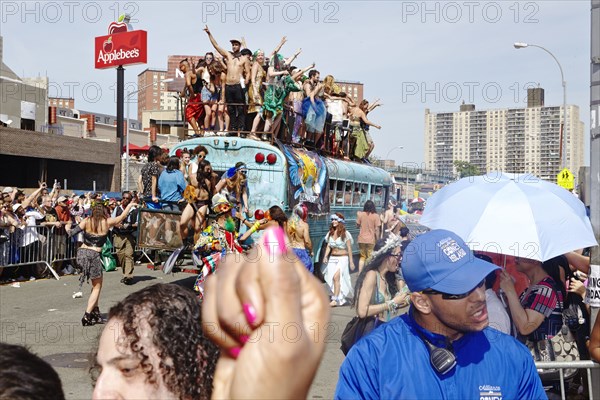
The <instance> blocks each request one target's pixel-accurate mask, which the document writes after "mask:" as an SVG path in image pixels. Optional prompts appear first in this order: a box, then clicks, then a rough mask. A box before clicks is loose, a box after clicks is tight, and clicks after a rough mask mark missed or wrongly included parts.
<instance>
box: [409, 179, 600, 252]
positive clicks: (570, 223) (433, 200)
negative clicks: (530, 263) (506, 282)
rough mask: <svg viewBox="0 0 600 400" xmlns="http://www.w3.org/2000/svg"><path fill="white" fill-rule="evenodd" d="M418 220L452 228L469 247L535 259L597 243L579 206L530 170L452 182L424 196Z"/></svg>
mask: <svg viewBox="0 0 600 400" xmlns="http://www.w3.org/2000/svg"><path fill="white" fill-rule="evenodd" d="M420 223H421V224H423V225H425V226H427V227H429V228H431V229H448V230H450V231H453V232H455V233H456V234H457V235H459V236H460V237H462V238H463V239H464V240H465V242H467V243H468V244H469V246H470V247H471V248H472V249H473V250H481V251H489V252H493V253H499V254H505V255H512V256H518V257H525V258H531V259H535V260H540V261H546V260H549V259H551V258H553V257H556V256H558V255H561V254H565V253H567V252H569V251H573V250H576V249H581V248H585V247H589V246H596V245H597V244H598V243H597V242H596V239H595V237H594V232H593V230H592V225H591V223H590V220H589V218H588V216H587V214H586V210H585V206H584V204H583V203H582V202H581V201H580V200H579V199H578V198H577V197H575V196H574V195H573V194H572V193H571V192H569V191H567V190H565V189H563V188H562V187H560V186H558V185H555V184H553V183H550V182H546V181H543V180H541V179H539V178H537V177H535V176H534V175H531V174H508V173H504V174H503V173H500V172H490V173H488V174H487V175H483V176H476V177H468V178H463V179H461V180H459V181H457V182H455V183H451V184H450V185H447V186H445V187H444V188H442V189H441V190H439V191H437V192H436V193H435V194H433V195H432V196H431V197H430V198H429V200H428V201H427V206H426V207H425V211H424V212H423V216H422V217H421V220H420Z"/></svg>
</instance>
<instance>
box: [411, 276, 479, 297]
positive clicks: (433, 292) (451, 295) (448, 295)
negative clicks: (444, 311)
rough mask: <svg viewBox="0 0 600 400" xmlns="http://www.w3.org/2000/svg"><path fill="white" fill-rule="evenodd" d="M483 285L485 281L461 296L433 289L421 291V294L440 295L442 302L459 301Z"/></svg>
mask: <svg viewBox="0 0 600 400" xmlns="http://www.w3.org/2000/svg"><path fill="white" fill-rule="evenodd" d="M484 283H485V279H484V280H482V281H481V282H479V284H478V285H477V286H475V287H474V288H473V289H471V290H469V291H468V292H467V293H462V294H449V293H444V292H438V291H437V290H434V289H425V290H423V291H422V293H424V294H441V295H442V299H444V300H460V299H464V298H465V297H469V296H470V295H471V293H473V292H474V291H476V290H477V289H479V288H480V287H482V286H483V284H484Z"/></svg>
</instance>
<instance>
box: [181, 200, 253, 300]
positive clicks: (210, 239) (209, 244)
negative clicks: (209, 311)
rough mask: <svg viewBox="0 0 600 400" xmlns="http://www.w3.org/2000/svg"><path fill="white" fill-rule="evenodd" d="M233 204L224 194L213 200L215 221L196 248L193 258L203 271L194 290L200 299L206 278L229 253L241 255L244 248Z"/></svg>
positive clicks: (206, 230)
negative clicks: (241, 244)
mask: <svg viewBox="0 0 600 400" xmlns="http://www.w3.org/2000/svg"><path fill="white" fill-rule="evenodd" d="M232 209H233V207H232V204H231V203H230V202H229V201H228V200H227V198H226V197H225V196H223V195H222V194H219V193H217V194H215V195H214V196H213V198H212V211H213V213H214V214H215V219H214V221H213V222H212V223H211V224H210V225H209V226H208V227H207V228H206V229H204V231H202V233H201V234H200V237H199V238H198V241H197V242H196V244H195V246H194V251H193V253H192V254H193V257H194V261H195V263H196V264H198V265H200V266H202V270H201V271H200V274H199V275H198V278H197V279H196V283H195V284H194V290H196V291H197V292H199V295H200V297H202V296H203V293H204V282H205V280H206V278H207V277H208V276H209V275H210V274H212V273H214V272H215V271H216V270H217V267H218V264H219V262H220V260H221V258H222V257H223V256H224V255H225V254H228V253H237V254H239V253H241V252H242V248H241V246H240V245H239V243H238V241H237V233H236V231H235V222H234V220H233V218H232V216H231V211H232Z"/></svg>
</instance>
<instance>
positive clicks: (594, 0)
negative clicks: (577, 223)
mask: <svg viewBox="0 0 600 400" xmlns="http://www.w3.org/2000/svg"><path fill="white" fill-rule="evenodd" d="M591 17H592V18H591V19H592V20H591V27H592V29H591V35H592V36H591V49H590V55H591V60H590V61H591V65H590V78H591V79H590V117H591V118H590V120H591V124H590V180H589V181H588V182H587V183H589V184H590V194H591V197H590V212H591V220H592V227H593V229H594V235H595V236H596V241H597V242H600V0H591ZM590 261H591V263H590V264H591V265H592V268H595V269H596V270H598V269H600V248H599V247H598V246H595V247H593V248H592V254H591V260H590ZM593 266H595V267H593ZM598 310H599V307H598V304H597V303H596V304H595V306H594V304H592V315H591V318H592V319H591V324H592V327H593V326H594V322H595V320H596V318H598ZM590 384H592V390H593V392H592V393H594V395H595V396H598V395H600V371H598V370H597V369H595V370H592V382H591V383H590Z"/></svg>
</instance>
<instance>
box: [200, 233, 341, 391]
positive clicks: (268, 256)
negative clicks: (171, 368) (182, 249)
mask: <svg viewBox="0 0 600 400" xmlns="http://www.w3.org/2000/svg"><path fill="white" fill-rule="evenodd" d="M328 302H329V301H328V299H327V294H326V293H325V290H324V289H323V286H322V285H321V283H320V282H319V281H318V280H317V279H316V278H315V277H313V276H312V275H311V274H310V273H309V272H308V271H307V270H306V268H305V267H304V265H303V264H302V263H301V262H300V261H299V260H298V259H297V258H296V256H295V255H294V253H293V252H292V251H291V250H290V249H288V246H287V245H286V235H285V232H284V230H283V229H282V228H280V227H276V228H269V229H268V230H266V231H265V233H264V235H263V239H262V243H260V244H259V245H258V246H256V247H255V248H254V249H253V250H251V251H250V253H249V254H248V255H247V256H245V257H240V256H235V255H233V256H229V255H228V256H226V257H225V259H224V260H223V264H222V266H221V268H220V269H219V273H218V274H216V275H213V276H211V277H210V278H209V279H208V281H207V282H206V294H205V300H204V305H203V312H202V314H203V328H204V331H205V333H206V334H207V336H208V337H209V338H210V339H211V340H213V341H214V342H215V343H217V344H218V345H219V346H220V347H221V357H220V359H219V362H218V364H217V370H216V373H215V379H214V391H213V397H214V398H231V399H235V398H240V397H244V398H261V399H262V398H277V399H290V398H306V395H307V394H308V390H309V388H310V385H311V383H312V380H313V379H314V376H315V374H316V371H317V368H318V365H319V362H320V360H321V357H322V356H323V352H324V350H325V325H326V324H327V323H328V321H329V313H330V311H329V305H328ZM282 382H285V384H282Z"/></svg>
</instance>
